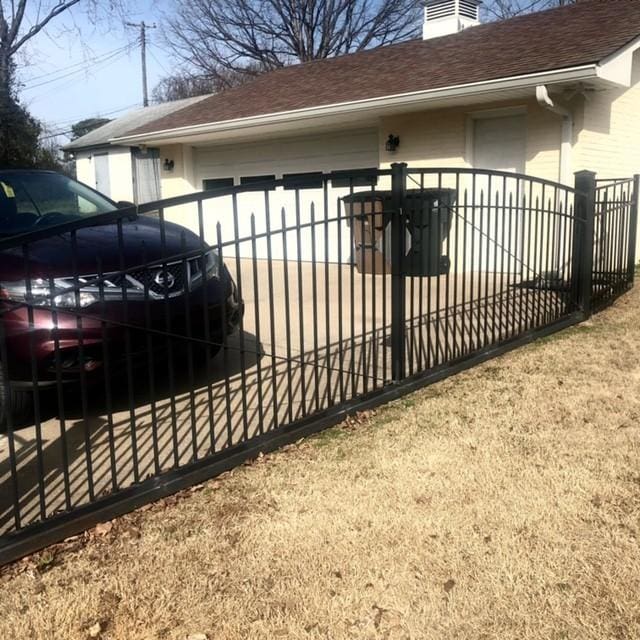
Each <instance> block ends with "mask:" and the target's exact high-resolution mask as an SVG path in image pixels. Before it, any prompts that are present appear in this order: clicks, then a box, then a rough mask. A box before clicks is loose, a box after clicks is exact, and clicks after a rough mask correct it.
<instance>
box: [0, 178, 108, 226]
mask: <svg viewBox="0 0 640 640" xmlns="http://www.w3.org/2000/svg"><path fill="white" fill-rule="evenodd" d="M115 208H116V206H115V205H114V203H113V202H111V201H110V200H109V199H107V198H105V197H104V196H101V195H100V194H99V193H97V192H95V191H93V190H92V189H89V187H86V186H85V185H83V184H81V183H80V182H76V181H75V180H72V179H71V178H68V177H67V176H64V175H61V174H59V173H47V172H38V171H24V172H22V171H15V172H13V171H12V172H2V171H0V235H2V236H12V235H16V234H19V233H26V232H28V231H33V230H34V229H39V228H43V227H50V226H54V225H58V224H63V223H65V222H71V221H73V220H79V219H81V218H86V217H90V216H95V215H98V214H100V213H107V212H108V211H113V210H114V209H115Z"/></svg>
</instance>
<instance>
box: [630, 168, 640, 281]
mask: <svg viewBox="0 0 640 640" xmlns="http://www.w3.org/2000/svg"><path fill="white" fill-rule="evenodd" d="M639 198H640V174H637V173H636V175H634V176H633V200H632V201H631V215H630V216H629V262H628V265H627V269H628V274H629V277H628V280H629V284H633V281H634V279H635V273H636V242H637V238H638V199H639Z"/></svg>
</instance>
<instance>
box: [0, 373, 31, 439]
mask: <svg viewBox="0 0 640 640" xmlns="http://www.w3.org/2000/svg"><path fill="white" fill-rule="evenodd" d="M9 410H10V411H11V424H12V426H14V427H22V426H24V425H25V424H28V423H29V422H30V419H31V418H32V417H33V394H32V393H31V392H30V391H23V390H20V391H18V390H16V389H11V386H10V385H9V388H8V389H7V387H6V385H5V382H4V371H2V367H0V431H3V432H4V431H6V430H7V425H8V423H9Z"/></svg>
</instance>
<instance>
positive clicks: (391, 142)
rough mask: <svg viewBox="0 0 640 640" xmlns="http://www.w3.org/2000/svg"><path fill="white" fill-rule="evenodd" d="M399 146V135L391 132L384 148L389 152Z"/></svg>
mask: <svg viewBox="0 0 640 640" xmlns="http://www.w3.org/2000/svg"><path fill="white" fill-rule="evenodd" d="M399 146H400V138H399V137H398V136H394V135H393V133H390V134H389V137H388V138H387V143H386V144H385V145H384V148H385V149H386V150H387V151H389V153H394V152H395V150H396V149H397V148H398V147H399Z"/></svg>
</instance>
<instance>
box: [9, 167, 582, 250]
mask: <svg viewBox="0 0 640 640" xmlns="http://www.w3.org/2000/svg"><path fill="white" fill-rule="evenodd" d="M403 166H406V175H407V177H409V178H411V177H413V176H419V175H422V176H427V175H429V176H455V175H459V176H462V175H464V176H472V177H473V176H477V177H480V176H484V177H497V178H503V179H513V180H516V181H522V182H526V183H528V184H537V185H540V186H545V187H549V188H552V189H555V190H556V193H557V192H558V191H564V192H565V193H566V194H575V193H577V191H576V189H575V188H573V187H569V186H567V185H563V184H560V183H556V182H553V181H550V180H545V179H543V178H537V177H535V176H529V175H526V174H521V173H510V172H507V171H494V170H486V169H474V168H468V167H435V168H433V167H415V168H414V167H409V166H408V165H403ZM392 175H393V169H378V168H370V169H353V170H340V171H331V172H326V173H322V172H318V173H316V174H315V178H316V180H317V181H318V183H319V186H318V187H317V188H319V189H323V188H327V187H329V186H331V184H333V183H334V182H335V181H341V182H342V183H344V184H345V185H346V187H345V188H347V189H350V190H353V191H355V190H359V191H362V190H373V188H374V186H375V183H377V181H378V180H379V179H380V178H384V177H387V178H390V177H391V176H392ZM359 179H368V180H371V181H372V184H371V185H356V184H355V183H357V181H358V180H359ZM349 182H351V185H349ZM306 188H307V187H296V180H295V179H292V178H286V177H283V178H277V179H272V180H264V181H256V182H252V183H250V184H239V185H234V186H229V187H218V188H215V189H210V190H207V191H195V192H193V193H188V194H185V195H180V196H173V197H169V198H163V199H161V200H157V201H153V202H147V203H144V204H140V205H134V206H131V207H126V208H122V209H117V210H114V211H111V212H108V213H104V214H99V215H96V216H91V217H87V218H86V219H82V220H77V221H73V222H67V223H63V224H59V225H55V226H50V227H47V228H43V229H38V230H36V231H31V232H29V233H24V234H20V235H16V236H12V237H8V238H0V251H4V250H6V249H9V248H11V247H19V246H21V245H22V244H23V243H25V242H35V241H37V240H39V239H43V238H47V237H50V236H53V235H57V234H64V233H71V232H73V231H75V230H79V229H83V228H87V227H91V226H94V225H101V224H110V223H116V222H117V221H118V220H126V219H130V218H133V217H135V216H137V215H145V214H148V213H155V212H157V211H158V210H159V209H169V208H172V207H179V206H184V205H189V204H194V203H195V204H197V203H204V202H207V201H210V200H214V199H216V198H222V197H225V196H238V195H241V194H245V193H248V192H254V191H255V192H271V191H275V190H276V189H292V190H296V189H297V190H300V191H303V190H305V189H306ZM516 204H517V203H516ZM565 215H566V211H565Z"/></svg>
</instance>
